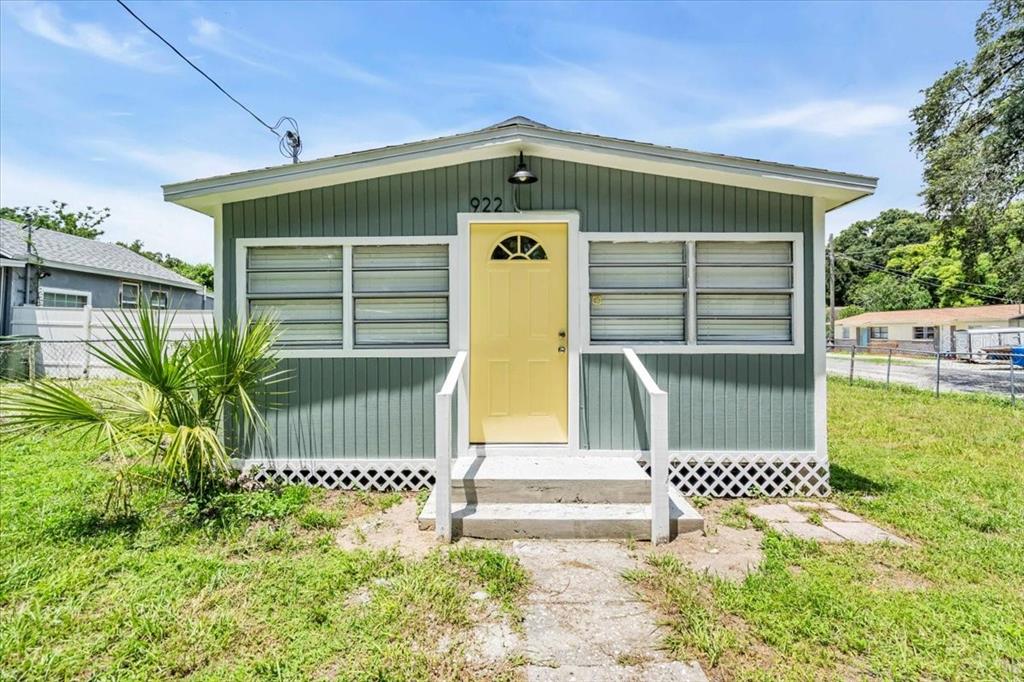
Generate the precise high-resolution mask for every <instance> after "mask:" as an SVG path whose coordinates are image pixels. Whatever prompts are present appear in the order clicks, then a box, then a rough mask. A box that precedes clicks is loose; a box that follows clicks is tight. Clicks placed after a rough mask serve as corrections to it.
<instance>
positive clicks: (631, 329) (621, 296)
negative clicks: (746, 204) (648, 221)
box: [582, 233, 803, 353]
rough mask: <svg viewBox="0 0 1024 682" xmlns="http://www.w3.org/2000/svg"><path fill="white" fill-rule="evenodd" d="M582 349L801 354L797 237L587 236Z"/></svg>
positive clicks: (800, 241) (799, 244)
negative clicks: (584, 338) (627, 347)
mask: <svg viewBox="0 0 1024 682" xmlns="http://www.w3.org/2000/svg"><path fill="white" fill-rule="evenodd" d="M584 239H585V240H586V242H587V246H588V249H587V254H586V257H585V259H582V260H583V262H584V264H585V271H586V287H587V292H588V294H589V302H588V305H587V306H586V311H585V312H586V315H587V320H588V323H587V324H586V325H585V328H584V329H583V330H582V332H583V333H584V334H585V335H586V340H585V341H586V343H585V346H586V348H585V349H586V350H589V351H591V352H600V351H602V350H603V349H604V348H605V347H607V346H610V347H622V346H634V347H638V348H640V349H644V348H646V349H647V350H648V351H649V352H652V353H658V352H766V353H772V352H782V353H794V352H802V348H803V341H802V338H801V337H802V329H803V316H802V314H803V299H802V292H803V281H802V278H803V274H802V273H803V270H802V257H803V255H802V254H803V249H802V244H803V236H802V235H800V234H797V233H786V234H763V233H750V234H747V233H742V234H741V233H719V234H715V233H707V234H706V233H700V234H695V233H675V234H673V233H660V234H659V233H636V234H630V233H614V234H601V233H587V234H585V236H584Z"/></svg>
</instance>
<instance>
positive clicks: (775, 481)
mask: <svg viewBox="0 0 1024 682" xmlns="http://www.w3.org/2000/svg"><path fill="white" fill-rule="evenodd" d="M875 185H876V179H875V178H871V177H866V176H862V175H852V174H848V173H840V172H834V171H828V170H819V169H813V168H805V167H800V166H793V165H788V164H781V163H773V162H767V161H760V160H755V159H746V158H739V157H733V156H724V155H719V154H708V153H702V152H694V151H688V150H684V149H677V148H673V147H665V146H657V145H653V144H648V143H641V142H634V141H629V140H622V139H614V138H608V137H600V136H597V135H591V134H584V133H577V132H569V131H565V130H558V129H555V128H551V127H548V126H545V125H542V124H540V123H536V122H534V121H531V120H529V119H526V118H523V117H516V118H512V119H509V120H507V121H504V122H501V123H498V124H496V125H493V126H490V127H488V128H484V129H481V130H476V131H472V132H468V133H463V134H457V135H451V136H447V137H442V138H436V139H431V140H425V141H422V142H412V143H408V144H401V145H396V146H391V147H384V148H380V149H372V150H368V151H360V152H354V153H350V154H344V155H340V156H334V157H329V158H324V159H318V160H314V161H306V162H302V163H297V164H291V165H284V166H279V167H273V168H265V169H260V170H253V171H247V172H241V173H235V174H232V175H225V176H218V177H212V178H205V179H199V180H193V181H189V182H182V183H177V184H172V185H167V186H165V187H164V197H165V199H166V200H168V201H171V202H174V203H177V204H180V205H182V206H186V207H189V208H191V209H194V210H196V211H199V212H202V213H204V214H206V215H209V216H211V217H212V219H213V229H214V231H215V245H216V246H215V271H216V274H215V277H216V281H215V287H216V288H217V290H218V291H221V292H223V293H222V295H221V296H220V297H219V298H218V306H217V308H216V312H215V316H216V317H218V318H219V319H221V320H223V322H224V323H225V324H243V323H244V322H245V321H246V320H247V319H248V318H250V317H252V316H256V315H263V314H267V313H272V314H274V315H276V317H277V318H278V319H279V320H280V322H281V324H282V335H281V339H280V351H279V353H280V356H281V357H282V359H283V360H282V362H283V366H284V367H285V368H287V369H288V370H290V371H291V380H290V384H289V386H288V387H287V390H288V392H287V393H286V394H285V395H283V396H279V397H278V400H277V402H278V407H277V409H274V410H270V411H268V413H267V420H268V427H269V432H268V433H267V434H266V435H264V436H261V437H257V438H252V439H242V438H239V439H238V440H237V441H236V442H235V445H236V446H237V447H238V450H239V457H240V459H241V460H243V461H242V462H241V465H242V466H246V467H249V468H252V469H253V470H254V471H255V472H256V475H258V476H263V477H266V478H271V479H277V480H288V481H306V482H308V483H312V484H318V485H328V486H334V487H370V488H376V489H395V488H398V489H409V488H417V487H421V486H426V485H431V484H433V483H434V476H435V471H436V472H437V473H438V477H437V478H438V482H439V483H442V482H447V479H448V469H447V466H448V465H447V462H446V460H445V458H443V457H442V456H441V455H439V454H438V453H440V452H442V451H443V450H444V449H445V448H447V446H448V443H447V439H448V435H449V430H450V435H451V437H452V441H453V442H454V449H455V451H456V453H457V454H458V459H457V461H456V462H455V463H454V464H453V465H452V466H453V469H452V479H454V480H453V481H452V483H453V485H454V489H453V490H454V492H453V498H452V502H453V504H455V505H456V507H455V508H454V509H455V517H456V521H457V522H458V521H459V520H460V519H461V521H462V522H464V523H469V522H470V521H471V520H472V519H471V517H473V516H474V515H478V517H480V518H478V520H480V522H481V523H484V521H486V520H487V519H490V521H491V522H493V523H492V525H491V526H488V528H491V530H492V531H493V532H494V533H496V534H500V533H501V532H502V531H501V530H500V529H501V527H502V526H501V523H502V522H503V521H508V519H505V518H504V517H501V510H499V509H497V508H491V509H485V507H486V506H487V505H486V504H485V501H486V500H485V499H484V493H485V491H487V490H491V491H493V490H497V489H499V488H500V489H501V490H504V493H503V494H507V495H508V496H509V497H508V498H507V499H506V501H509V500H511V499H512V498H515V499H514V501H516V502H517V503H523V504H525V503H526V502H525V501H524V498H525V499H532V500H533V502H545V503H547V502H550V503H555V502H560V501H563V500H564V499H566V498H569V499H573V500H575V501H587V500H588V499H589V500H590V501H594V500H593V499H591V498H590V497H589V496H590V495H596V496H597V497H601V495H604V496H605V497H606V498H607V497H612V496H613V492H614V494H618V492H615V491H621V490H620V488H618V487H616V486H614V485H611V484H607V485H606V483H609V482H608V481H605V480H604V479H603V478H602V477H603V476H604V475H605V474H604V473H602V472H611V471H612V470H613V469H614V470H615V471H619V469H617V468H616V467H617V466H618V465H614V464H609V462H619V463H630V466H632V470H631V472H632V473H623V474H622V475H623V476H626V477H627V478H629V477H630V476H632V477H633V478H635V472H636V471H639V472H640V475H641V476H646V474H645V473H643V472H644V469H642V468H641V467H637V466H636V465H635V464H631V463H632V462H634V461H637V460H640V461H641V462H644V465H645V466H646V467H648V468H650V467H651V466H652V462H651V461H650V460H651V458H652V456H653V455H657V454H658V453H660V452H661V450H662V448H663V445H664V444H663V443H662V440H661V439H662V438H664V441H665V443H667V451H668V458H669V461H670V463H669V465H668V475H667V478H668V482H669V483H670V484H671V485H672V486H674V487H675V488H676V489H677V490H678V491H681V492H682V493H683V494H687V495H716V496H730V495H745V494H753V493H760V494H767V495H788V494H806V495H817V494H825V493H827V492H828V491H829V483H828V477H829V475H828V458H827V449H826V434H825V328H824V326H823V325H821V324H817V323H816V322H817V321H818V320H822V319H824V316H825V312H824V287H825V285H824V254H825V246H824V221H825V213H826V212H827V211H830V210H832V209H834V208H837V207H839V206H843V205H845V204H847V203H849V202H851V201H854V200H856V199H859V198H861V197H864V196H867V195H869V194H871V193H872V192H873V191H874V189H875ZM629 351H632V352H633V353H634V354H635V357H634V356H633V354H631V353H630V352H629ZM467 358H468V359H467ZM454 386H458V388H453V387H454ZM453 391H454V394H455V395H454V401H455V406H454V408H453V409H452V411H451V419H450V421H449V419H448V412H447V410H448V407H446V405H447V404H448V403H446V402H445V401H446V399H447V396H450V395H452V392H453ZM665 394H667V407H666V406H665V405H663V404H662V402H661V401H662V400H663V399H666V398H665V397H664V396H665ZM662 409H664V410H665V414H663V415H662V414H661V410H662ZM435 422H438V424H435ZM435 436H438V437H437V438H436V439H435ZM517 458H518V459H517ZM435 460H436V468H435ZM559 462H561V463H559ZM570 463H571V466H570ZM656 463H657V462H654V464H656ZM563 464H564V466H562V465H563ZM606 465H607V466H606ZM653 471H655V472H659V471H660V468H659V467H656V468H655V469H653ZM619 473H621V472H620V471H619ZM618 475H619V474H618V473H609V474H608V476H610V477H611V478H616V476H618ZM658 475H659V476H660V475H661V474H660V473H659V474H658ZM583 479H587V480H589V481H590V482H592V483H596V484H599V485H596V486H593V487H591V488H587V489H583V487H580V486H575V487H574V485H573V484H575V483H580V482H581V481H582V480H583ZM510 480H513V481H514V482H515V483H522V484H523V485H520V486H518V487H517V486H516V485H514V484H513V483H510ZM656 480H657V479H656ZM553 481H554V482H553ZM616 481H617V482H619V483H621V482H622V481H620V480H618V479H616ZM534 483H536V484H537V485H532V484H534ZM632 483H635V481H632V479H631V484H632ZM623 485H625V483H623ZM647 486H648V487H647V490H648V491H651V490H657V488H658V486H657V484H656V483H655V484H654V486H653V488H652V487H651V484H650V480H649V479H648V483H647ZM446 487H447V486H440V487H439V489H443V488H446ZM643 489H644V488H643V487H641V489H640V490H641V492H642V491H643ZM544 491H548V492H547V493H544ZM551 491H561V492H557V494H556V493H554V492H551ZM595 491H596V492H595ZM435 492H437V490H435ZM563 493H564V494H563ZM545 494H547V495H548V496H547V497H545ZM631 494H632V493H631ZM517 495H518V497H516V496H517ZM531 495H534V497H533V498H531V497H530V496H531ZM625 497H626V495H625V493H623V498H622V499H624V498H625ZM622 499H618V500H617V501H618V502H621V501H622ZM646 499H647V500H648V502H647V507H646V510H647V511H646V512H643V510H642V509H641V510H640V511H638V512H637V513H638V514H644V513H646V514H647V517H648V518H649V517H650V516H651V515H652V514H657V513H659V512H656V511H652V507H651V504H652V502H651V500H652V497H651V496H650V494H648V497H647V498H646ZM673 499H675V498H673ZM597 501H599V502H601V501H603V502H615V501H616V500H610V499H603V498H602V499H599V500H597ZM634 501H635V500H634ZM673 504H675V502H673ZM459 505H462V506H459ZM477 505H479V506H477ZM442 506H443V505H442V504H441V503H439V504H438V508H439V509H441V508H442ZM550 506H551V505H549V507H550ZM553 506H554V507H558V506H559V505H558V504H555V505H553ZM655 506H657V505H655ZM540 507H543V508H540ZM549 507H545V506H544V505H539V506H538V508H537V509H530V510H528V511H527V510H523V512H522V513H521V515H520V516H519V517H518V518H517V519H513V520H512V521H510V523H519V524H522V523H525V521H524V519H526V518H528V517H530V516H531V515H533V516H534V517H535V518H537V519H539V518H541V517H544V515H545V514H547V513H548V508H549ZM428 508H430V509H432V507H431V506H430V505H428ZM673 509H675V507H673ZM485 512H486V513H485ZM442 513H443V512H442ZM487 513H491V514H492V516H491V517H487ZM579 513H581V514H582V513H583V512H582V511H580V512H579ZM595 513H597V512H595ZM602 513H604V512H602ZM673 513H675V512H673ZM494 515H497V516H494ZM483 517H487V518H486V519H484V518H483ZM544 518H547V517H544ZM564 518H569V519H570V520H574V521H580V519H579V518H577V517H575V516H572V515H570V516H569V517H564ZM564 518H563V520H564ZM673 518H675V517H673ZM538 523H539V521H538ZM552 523H554V521H552ZM485 525H486V524H485ZM570 525H571V524H570ZM584 526H585V524H583V523H582V522H580V523H577V524H576V525H575V526H572V528H574V529H575V530H572V529H569V530H566V528H568V526H564V527H562V528H563V530H564V531H565V532H567V533H582V532H583V531H581V530H580V529H581V528H583V527H584ZM439 527H440V526H439ZM508 528H509V527H508V526H506V527H505V529H506V530H508ZM515 528H516V529H518V530H519V531H521V530H522V526H515ZM465 530H466V526H465V525H464V526H463V531H464V532H465ZM478 531H479V532H480V533H484V534H486V533H487V532H491V531H487V530H483V529H482V527H481V528H478ZM526 532H529V531H526ZM552 532H554V531H552Z"/></svg>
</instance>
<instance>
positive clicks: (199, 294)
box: [0, 219, 213, 336]
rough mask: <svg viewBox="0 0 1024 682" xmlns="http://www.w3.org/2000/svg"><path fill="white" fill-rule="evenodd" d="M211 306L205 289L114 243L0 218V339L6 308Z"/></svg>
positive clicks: (7, 326) (7, 320) (6, 327)
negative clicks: (148, 304) (142, 303)
mask: <svg viewBox="0 0 1024 682" xmlns="http://www.w3.org/2000/svg"><path fill="white" fill-rule="evenodd" d="M140 300H146V301H149V303H150V304H151V305H153V306H154V307H158V308H173V309H180V310H201V309H206V308H210V307H211V306H212V305H213V297H212V296H211V295H210V294H208V293H207V292H206V291H205V287H203V286H202V285H201V284H198V283H197V282H193V281H192V280H190V279H188V278H187V277H183V276H181V275H179V274H178V273H176V272H174V271H173V270H169V269H167V268H165V267H163V266H162V265H159V264H157V263H154V262H153V261H151V260H149V259H148V258H145V257H144V256H141V255H139V254H137V253H135V252H134V251H131V250H129V249H126V248H124V247H122V246H118V245H117V244H111V243H109V242H101V241H97V240H94V239H85V238H83V237H76V236H74V235H70V234H65V233H63V232H57V231H54V230H47V229H43V228H35V229H32V230H31V236H30V234H29V228H28V227H27V226H25V225H22V224H21V223H16V222H13V221H10V220H3V219H0V336H2V335H5V334H9V333H10V332H11V318H12V314H11V313H12V309H13V308H14V307H16V306H37V307H41V308H85V307H86V306H92V307H94V308H135V307H137V306H138V304H139V301H140Z"/></svg>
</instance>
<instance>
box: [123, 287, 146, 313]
mask: <svg viewBox="0 0 1024 682" xmlns="http://www.w3.org/2000/svg"><path fill="white" fill-rule="evenodd" d="M141 293H142V287H141V286H140V285H139V283H138V282H121V293H120V295H119V296H118V301H119V305H120V306H121V307H122V308H128V309H135V308H138V307H139V296H140V295H141Z"/></svg>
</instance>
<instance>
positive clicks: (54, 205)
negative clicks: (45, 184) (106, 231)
mask: <svg viewBox="0 0 1024 682" xmlns="http://www.w3.org/2000/svg"><path fill="white" fill-rule="evenodd" d="M67 209H68V204H67V202H64V201H57V200H56V199H54V200H53V201H51V202H50V205H49V206H36V207H34V208H33V207H30V206H21V207H18V208H12V207H9V206H4V207H2V208H0V218H6V219H7V220H13V221H15V222H18V223H26V224H31V225H32V226H33V227H42V228H45V229H47V230H54V231H56V232H64V233H65V234H71V235H74V236H76V237H85V238H86V239H96V237H99V236H100V235H101V234H103V230H101V229H100V225H102V224H103V223H104V222H105V221H106V220H107V218H109V217H110V209H109V208H93V207H92V206H86V207H85V210H84V211H69V210H67Z"/></svg>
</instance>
